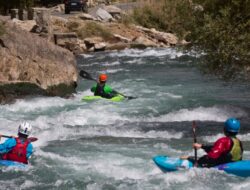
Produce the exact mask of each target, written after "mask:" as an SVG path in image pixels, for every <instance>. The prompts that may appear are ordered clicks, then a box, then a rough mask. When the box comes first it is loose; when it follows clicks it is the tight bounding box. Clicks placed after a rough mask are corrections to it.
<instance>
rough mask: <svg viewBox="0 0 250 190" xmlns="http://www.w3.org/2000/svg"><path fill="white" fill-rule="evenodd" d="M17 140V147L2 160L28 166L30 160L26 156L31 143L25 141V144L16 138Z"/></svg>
mask: <svg viewBox="0 0 250 190" xmlns="http://www.w3.org/2000/svg"><path fill="white" fill-rule="evenodd" d="M15 140H16V146H14V147H13V149H12V150H11V151H9V152H8V153H6V154H4V155H3V156H2V159H3V160H11V161H15V162H21V163H24V164H28V159H27V157H26V155H27V147H28V145H29V143H30V141H29V140H25V142H24V143H22V142H21V140H20V139H19V138H18V137H17V138H15Z"/></svg>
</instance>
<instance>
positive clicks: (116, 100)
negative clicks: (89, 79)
mask: <svg viewBox="0 0 250 190" xmlns="http://www.w3.org/2000/svg"><path fill="white" fill-rule="evenodd" d="M124 99H125V97H124V96H122V95H117V96H115V97H113V98H110V99H108V98H103V97H101V96H84V97H83V98H82V101H95V100H109V101H112V102H120V101H122V100H124Z"/></svg>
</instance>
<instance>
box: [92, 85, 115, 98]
mask: <svg viewBox="0 0 250 190" xmlns="http://www.w3.org/2000/svg"><path fill="white" fill-rule="evenodd" d="M104 88H105V84H100V83H98V84H97V85H96V89H95V93H94V95H95V96H101V97H103V98H108V99H110V98H113V95H112V94H108V93H106V92H105V90H104Z"/></svg>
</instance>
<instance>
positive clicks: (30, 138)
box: [1, 135, 38, 142]
mask: <svg viewBox="0 0 250 190" xmlns="http://www.w3.org/2000/svg"><path fill="white" fill-rule="evenodd" d="M1 137H4V138H15V137H13V136H8V135H1ZM28 140H29V141H30V142H35V141H37V140H38V138H36V137H29V138H28Z"/></svg>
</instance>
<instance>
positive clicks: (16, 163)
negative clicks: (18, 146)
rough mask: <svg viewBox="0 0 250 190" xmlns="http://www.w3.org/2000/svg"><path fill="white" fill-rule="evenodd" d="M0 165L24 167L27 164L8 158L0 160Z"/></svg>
mask: <svg viewBox="0 0 250 190" xmlns="http://www.w3.org/2000/svg"><path fill="white" fill-rule="evenodd" d="M0 166H6V167H15V168H26V167H27V164H23V163H20V162H14V161H10V160H0Z"/></svg>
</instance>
